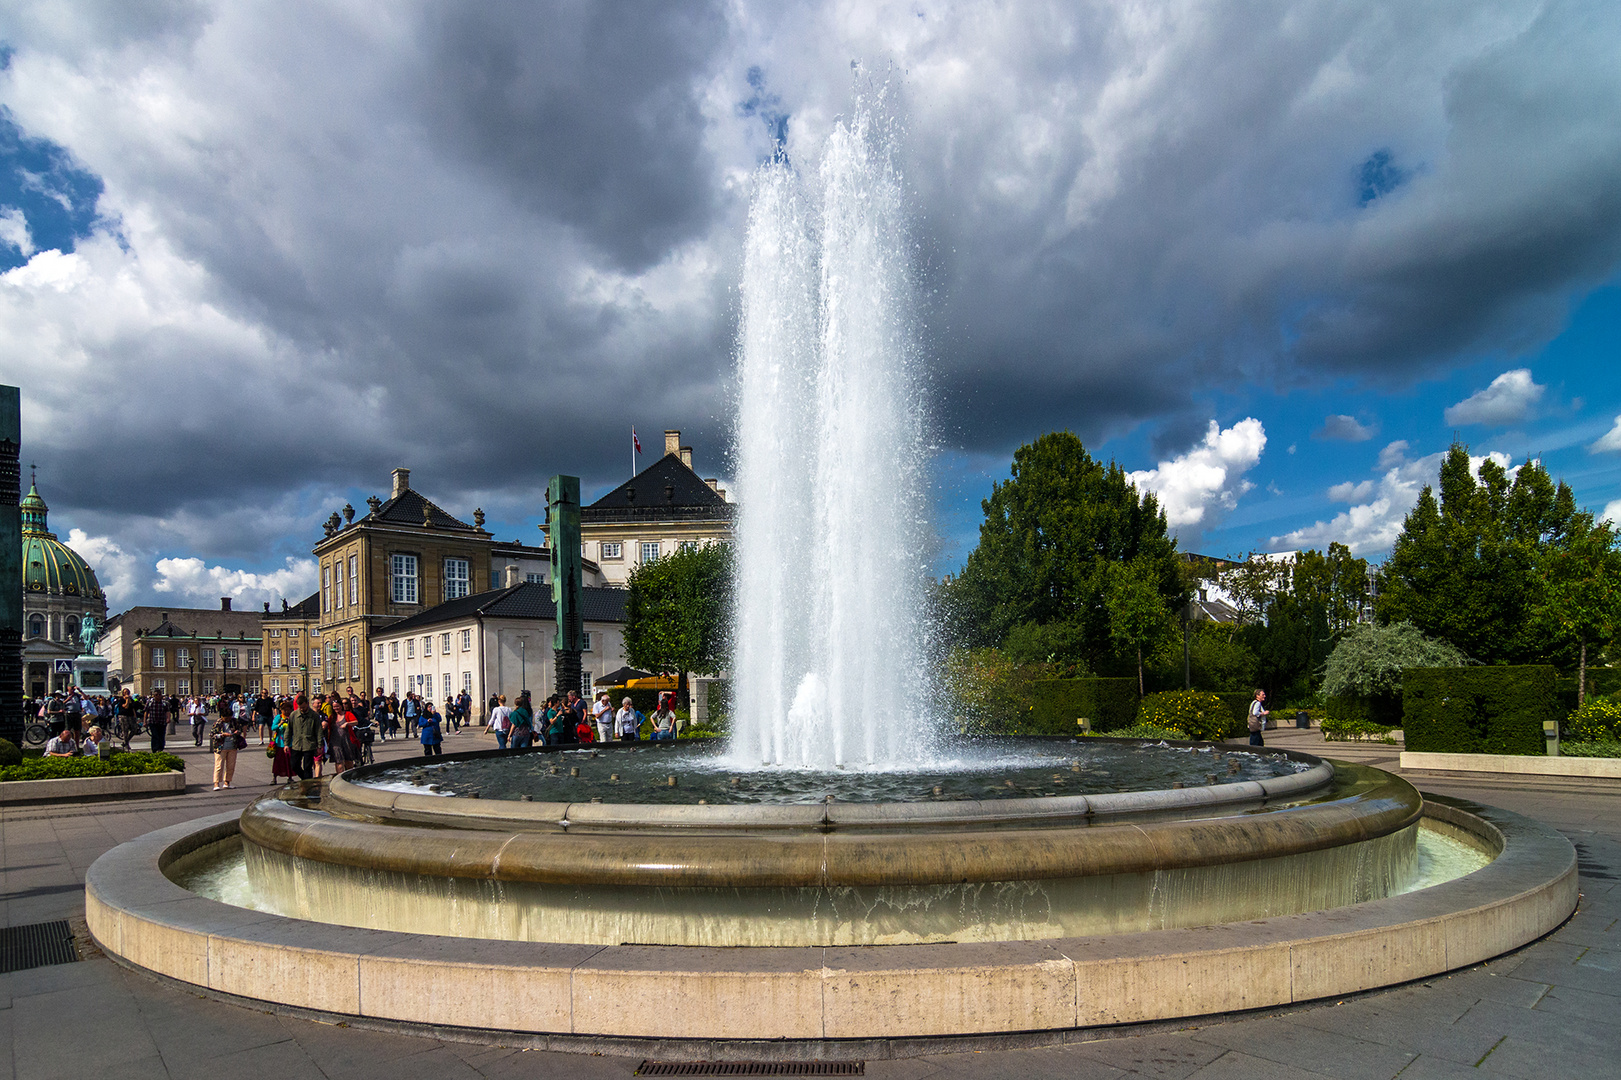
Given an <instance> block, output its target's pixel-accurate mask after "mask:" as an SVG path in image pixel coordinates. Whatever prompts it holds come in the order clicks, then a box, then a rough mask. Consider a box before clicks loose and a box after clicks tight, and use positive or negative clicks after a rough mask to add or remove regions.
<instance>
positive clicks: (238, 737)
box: [208, 699, 248, 791]
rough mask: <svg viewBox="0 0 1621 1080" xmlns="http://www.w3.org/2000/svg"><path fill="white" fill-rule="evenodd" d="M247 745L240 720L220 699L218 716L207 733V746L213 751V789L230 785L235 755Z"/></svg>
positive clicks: (216, 789)
mask: <svg viewBox="0 0 1621 1080" xmlns="http://www.w3.org/2000/svg"><path fill="white" fill-rule="evenodd" d="M247 745H248V737H247V736H246V735H244V734H242V721H240V720H238V719H237V717H236V714H235V713H234V712H233V711H232V709H231V707H230V703H229V702H225V701H224V700H223V699H222V704H221V707H220V714H219V718H218V719H217V720H215V721H214V727H213V729H212V730H210V732H209V735H208V748H209V749H210V750H212V751H213V752H214V790H215V791H219V790H220V789H222V788H228V787H230V786H231V781H232V780H233V779H235V778H236V755H237V752H238V751H240V750H241V749H242V748H243V747H244V746H247Z"/></svg>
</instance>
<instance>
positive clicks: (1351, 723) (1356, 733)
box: [1322, 718, 1396, 746]
mask: <svg viewBox="0 0 1621 1080" xmlns="http://www.w3.org/2000/svg"><path fill="white" fill-rule="evenodd" d="M1322 730H1323V741H1324V742H1352V741H1355V740H1358V739H1376V740H1378V741H1380V742H1386V743H1390V744H1391V745H1392V746H1394V745H1395V744H1396V736H1394V735H1392V734H1391V732H1393V731H1395V730H1396V729H1395V728H1393V727H1391V726H1390V725H1388V724H1375V723H1373V722H1372V721H1369V720H1335V719H1332V718H1328V719H1325V720H1324V721H1323V724H1322Z"/></svg>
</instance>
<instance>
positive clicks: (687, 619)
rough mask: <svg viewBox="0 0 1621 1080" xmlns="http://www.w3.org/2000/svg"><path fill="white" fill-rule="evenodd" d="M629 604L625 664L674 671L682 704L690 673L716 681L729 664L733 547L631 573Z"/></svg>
mask: <svg viewBox="0 0 1621 1080" xmlns="http://www.w3.org/2000/svg"><path fill="white" fill-rule="evenodd" d="M629 588H630V595H629V596H628V597H626V598H625V658H626V659H627V660H629V661H630V662H631V663H632V664H634V665H635V666H637V667H641V668H646V669H647V670H649V671H663V672H670V671H673V672H675V673H676V675H677V679H678V684H679V685H678V689H679V693H680V695H681V697H682V699H683V700H685V699H686V696H687V673H688V672H696V673H697V674H699V675H717V674H719V673H720V672H721V670H722V669H724V668H725V667H726V663H727V652H728V650H727V644H728V642H727V631H728V629H729V624H730V603H731V595H732V549H731V545H729V544H709V545H707V546H705V547H695V548H683V549H681V550H678V551H676V552H675V553H674V554H672V555H666V556H664V557H663V558H660V559H655V560H654V561H652V562H646V563H642V564H641V565H640V566H638V567H637V568H636V569H635V570H633V571H631V575H630V581H629Z"/></svg>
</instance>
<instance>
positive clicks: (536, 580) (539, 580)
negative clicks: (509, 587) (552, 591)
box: [523, 574, 546, 585]
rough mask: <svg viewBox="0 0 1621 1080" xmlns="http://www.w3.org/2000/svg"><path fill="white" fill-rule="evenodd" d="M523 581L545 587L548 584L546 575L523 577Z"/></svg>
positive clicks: (526, 575) (527, 575)
mask: <svg viewBox="0 0 1621 1080" xmlns="http://www.w3.org/2000/svg"><path fill="white" fill-rule="evenodd" d="M523 579H524V580H525V581H527V582H528V583H529V584H531V585H544V584H546V575H545V574H525V575H524V576H523Z"/></svg>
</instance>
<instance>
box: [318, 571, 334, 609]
mask: <svg viewBox="0 0 1621 1080" xmlns="http://www.w3.org/2000/svg"><path fill="white" fill-rule="evenodd" d="M321 610H322V611H331V610H332V564H331V563H327V564H326V565H324V566H322V567H321Z"/></svg>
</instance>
